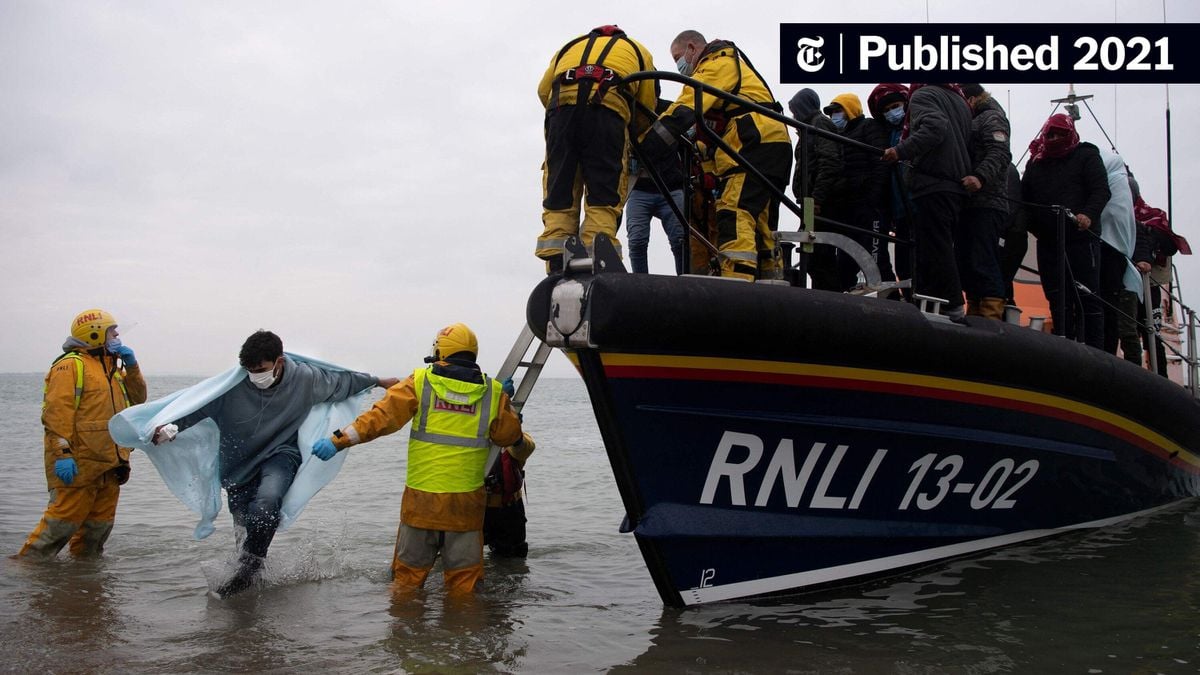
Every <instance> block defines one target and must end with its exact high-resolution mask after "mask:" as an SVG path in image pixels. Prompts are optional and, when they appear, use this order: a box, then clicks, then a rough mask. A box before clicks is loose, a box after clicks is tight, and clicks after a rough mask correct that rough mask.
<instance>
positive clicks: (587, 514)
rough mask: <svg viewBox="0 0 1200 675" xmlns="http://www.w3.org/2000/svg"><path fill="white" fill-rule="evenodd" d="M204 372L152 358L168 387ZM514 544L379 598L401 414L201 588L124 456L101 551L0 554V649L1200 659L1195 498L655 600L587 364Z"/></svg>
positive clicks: (8, 502) (189, 654)
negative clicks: (252, 554)
mask: <svg viewBox="0 0 1200 675" xmlns="http://www.w3.org/2000/svg"><path fill="white" fill-rule="evenodd" d="M197 379H198V378H169V377H166V378H151V379H150V382H149V383H150V388H151V396H152V397H155V396H161V395H163V394H166V393H168V392H170V391H173V390H175V389H177V388H180V387H182V386H185V385H187V384H190V383H192V382H194V381H196V380H197ZM41 386H42V383H41V376H40V375H0V453H2V455H3V456H4V457H5V458H7V459H8V463H7V466H6V471H5V472H4V474H3V478H2V479H0V481H2V483H0V485H2V489H0V551H3V552H5V553H10V552H15V551H16V550H17V549H18V548H19V547H20V545H21V542H22V541H23V540H24V538H25V536H26V535H27V534H28V532H29V531H30V530H31V529H32V528H33V526H34V524H35V523H36V522H37V519H38V518H39V517H40V515H41V513H42V510H43V509H44V507H45V501H46V492H45V480H44V478H43V470H42V460H41V456H42V449H41V447H42V441H41V426H40V424H39V422H38V414H39V409H40V403H41V401H40V397H41ZM525 422H526V428H527V429H528V430H529V431H530V432H531V433H533V434H534V436H535V437H536V438H537V441H538V450H537V452H536V454H534V456H533V458H532V459H531V460H530V464H529V480H528V482H529V493H530V494H529V505H528V506H529V517H530V525H529V530H530V532H529V538H530V545H531V550H530V557H529V559H528V560H527V561H524V562H512V561H496V562H492V561H488V563H487V565H488V571H487V574H488V576H487V578H486V579H485V581H484V584H483V586H482V589H481V592H480V593H479V594H478V597H477V598H474V599H472V600H470V601H467V602H464V603H462V604H453V603H448V602H446V601H444V598H443V593H442V588H441V580H440V578H437V577H433V576H431V579H430V581H431V582H432V583H430V584H429V586H428V587H427V589H426V592H425V593H424V594H423V595H422V596H420V597H418V598H416V599H410V600H408V601H405V602H393V601H392V599H391V596H390V594H389V592H388V574H387V568H388V561H389V558H390V555H391V552H392V545H393V543H394V535H395V529H396V524H397V521H398V518H399V512H400V494H401V490H402V487H403V479H404V463H405V462H404V452H403V448H404V443H405V442H406V439H407V435H406V433H405V432H401V433H398V434H395V435H393V436H391V437H388V438H385V439H382V440H379V441H376V442H374V443H372V444H369V445H365V446H361V447H359V448H355V449H354V450H353V451H352V452H351V455H350V457H349V458H348V461H347V462H346V465H345V468H344V469H343V470H342V472H341V474H339V476H338V477H337V479H336V480H335V481H334V482H333V483H332V484H331V485H330V486H328V487H326V488H325V490H323V491H322V492H321V493H320V494H319V495H317V497H316V499H314V500H313V501H312V502H311V503H310V504H309V507H308V509H307V510H306V511H305V513H304V514H303V515H302V516H301V518H300V521H299V522H298V523H297V524H296V526H295V527H293V528H292V529H291V530H290V531H288V532H285V533H281V534H280V535H279V536H277V537H276V539H275V543H274V545H273V546H272V548H271V554H270V557H269V567H268V570H267V573H266V577H265V585H264V588H262V589H261V590H258V591H253V592H250V593H247V594H246V595H244V596H239V597H236V598H233V599H230V600H225V601H221V600H215V599H211V598H210V597H209V596H208V595H207V591H208V589H209V588H210V587H212V586H213V585H214V584H215V583H219V581H220V580H221V579H223V576H224V575H225V574H226V573H227V565H228V564H229V562H230V560H231V558H232V551H233V536H232V531H231V526H230V523H229V519H228V516H227V515H225V514H222V516H221V518H220V519H219V520H218V530H217V532H216V533H215V534H214V535H213V536H211V537H209V538H208V539H206V540H204V541H194V540H193V539H192V538H191V532H192V527H193V526H194V524H195V518H194V517H193V515H192V514H191V513H190V512H188V511H187V510H186V509H185V508H184V507H183V506H182V505H180V504H179V503H178V502H177V501H175V499H174V498H173V497H171V496H170V494H169V493H168V492H167V491H166V488H165V487H164V486H163V484H162V481H161V480H160V479H159V477H158V474H157V473H156V472H155V470H154V468H153V466H151V464H150V462H149V460H148V459H147V458H146V456H145V455H143V454H141V453H134V474H133V479H132V480H131V481H130V483H129V484H128V485H126V486H125V489H124V491H123V492H122V495H121V506H120V509H119V511H118V513H117V525H116V528H115V530H114V532H113V536H112V538H111V539H110V540H109V545H108V550H107V553H106V555H105V557H104V559H103V560H101V561H93V562H82V561H80V562H77V561H73V560H71V559H69V558H68V557H66V556H63V557H61V558H60V559H59V561H57V562H55V563H52V564H45V565H31V564H28V563H24V562H18V561H13V560H11V559H8V558H7V557H2V558H0V645H3V646H2V647H0V668H2V669H4V670H10V671H39V672H45V671H56V672H63V671H66V672H82V671H101V672H118V671H119V672H130V671H132V672H181V671H262V672H293V671H311V670H317V669H321V670H330V671H335V672H430V671H434V672H449V673H458V672H462V673H470V672H479V671H501V672H558V673H561V672H580V671H583V672H589V671H609V670H616V671H625V670H631V669H639V670H647V671H655V672H659V671H662V672H682V673H709V672H712V673H732V672H738V673H746V672H749V673H753V672H790V673H881V672H882V673H943V672H951V673H995V672H1000V673H1008V672H1014V673H1027V672H1046V673H1050V672H1052V673H1131V672H1138V673H1154V672H1197V671H1198V670H1200V580H1198V579H1197V576H1198V571H1200V504H1197V503H1196V502H1191V503H1188V504H1187V505H1185V506H1183V507H1181V508H1177V509H1174V510H1171V511H1168V512H1165V513H1161V514H1158V515H1156V516H1154V517H1152V518H1149V519H1146V520H1143V521H1139V522H1136V523H1132V524H1127V525H1123V526H1120V527H1117V528H1113V529H1107V530H1103V531H1096V532H1085V533H1076V534H1072V535H1068V536H1066V537H1063V538H1058V539H1054V540H1052V541H1043V542H1039V543H1035V544H1032V545H1026V546H1021V547H1018V548H1012V549H1006V550H1004V551H1000V552H997V553H992V554H988V555H983V556H979V557H975V558H971V559H968V560H962V561H955V562H951V563H947V564H943V565H937V566H933V567H928V568H925V569H922V570H919V571H916V572H909V573H906V574H903V575H899V576H896V577H892V578H890V579H887V580H882V581H875V582H872V583H869V584H864V585H857V586H850V587H846V588H843V589H839V590H834V591H825V592H821V593H818V594H810V595H806V596H800V597H798V598H793V599H790V600H787V601H774V602H770V603H756V604H746V603H734V604H720V605H714V606H707V607H702V608H699V609H693V610H674V609H667V608H664V607H663V606H662V605H661V603H660V602H659V600H658V596H657V594H656V593H655V591H654V587H653V584H652V583H651V581H650V578H649V576H648V575H647V573H646V571H645V568H644V567H643V565H642V562H641V557H640V556H639V554H638V551H637V545H636V544H635V542H634V540H633V538H632V536H630V535H621V534H618V533H617V527H618V525H619V524H620V522H621V518H622V515H623V513H622V510H621V506H620V500H619V498H618V496H617V491H616V486H615V484H614V483H613V480H612V475H611V472H610V471H609V469H608V465H607V462H606V461H605V459H604V452H603V448H602V446H601V442H600V436H599V432H598V431H597V429H596V425H595V420H594V418H593V417H592V416H591V412H590V408H589V406H588V404H587V396H586V393H585V391H584V388H583V385H582V383H581V382H579V381H576V380H549V381H543V382H541V383H539V384H538V387H537V389H536V390H535V391H534V393H533V396H532V397H531V400H530V402H529V404H528V405H527V406H526V409H525Z"/></svg>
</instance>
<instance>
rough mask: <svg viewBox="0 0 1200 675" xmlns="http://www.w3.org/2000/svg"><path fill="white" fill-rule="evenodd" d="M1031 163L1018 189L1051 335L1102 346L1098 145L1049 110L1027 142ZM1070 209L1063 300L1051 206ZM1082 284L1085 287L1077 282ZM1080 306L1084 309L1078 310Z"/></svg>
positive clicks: (1103, 181) (1103, 191)
mask: <svg viewBox="0 0 1200 675" xmlns="http://www.w3.org/2000/svg"><path fill="white" fill-rule="evenodd" d="M1029 151H1030V157H1029V165H1028V166H1026V167H1025V175H1024V176H1023V177H1022V178H1021V195H1022V197H1023V199H1024V200H1025V201H1026V202H1033V203H1035V204H1036V205H1035V206H1026V207H1025V208H1026V209H1027V214H1028V216H1029V230H1030V232H1033V235H1034V236H1035V237H1037V240H1038V250H1037V260H1038V272H1039V274H1040V275H1041V277H1042V290H1043V292H1044V293H1045V294H1046V300H1047V301H1048V302H1049V303H1050V315H1051V316H1052V317H1053V320H1054V333H1055V335H1065V336H1067V337H1068V338H1071V339H1073V340H1081V341H1082V342H1086V343H1087V344H1088V345H1089V346H1092V347H1095V348H1096V349H1104V305H1103V303H1102V302H1101V301H1100V297H1099V295H1098V293H1099V292H1100V236H1099V234H1100V232H1099V230H1100V214H1101V213H1102V212H1103V211H1104V205H1105V204H1107V203H1108V199H1109V197H1110V196H1111V193H1110V192H1109V189H1108V172H1107V171H1105V169H1104V162H1103V161H1102V160H1101V159H1100V150H1099V149H1098V148H1097V147H1096V146H1094V145H1092V144H1091V143H1081V142H1079V134H1078V133H1077V132H1076V131H1075V122H1074V121H1073V120H1072V119H1071V118H1070V117H1068V116H1067V115H1063V114H1061V113H1060V114H1056V115H1051V116H1050V119H1048V120H1047V121H1046V123H1045V124H1044V125H1043V126H1042V130H1041V133H1039V134H1038V136H1037V138H1035V139H1034V140H1033V142H1032V143H1030V145H1029ZM1051 204H1052V205H1060V206H1063V207H1066V208H1068V209H1070V210H1071V212H1072V213H1074V215H1075V219H1074V221H1071V220H1067V222H1066V228H1065V229H1066V232H1065V237H1064V245H1065V248H1066V261H1065V262H1066V265H1067V269H1066V275H1065V278H1066V281H1067V293H1066V306H1065V307H1064V306H1062V305H1061V304H1060V301H1059V288H1058V281H1059V274H1060V273H1059V270H1060V268H1061V265H1062V264H1063V262H1064V261H1062V260H1059V257H1058V244H1059V232H1058V224H1057V218H1056V215H1055V213H1054V211H1053V210H1052V209H1049V208H1046V207H1045V206H1044V205H1051ZM1080 285H1082V286H1083V287H1082V288H1080ZM1080 310H1082V311H1080Z"/></svg>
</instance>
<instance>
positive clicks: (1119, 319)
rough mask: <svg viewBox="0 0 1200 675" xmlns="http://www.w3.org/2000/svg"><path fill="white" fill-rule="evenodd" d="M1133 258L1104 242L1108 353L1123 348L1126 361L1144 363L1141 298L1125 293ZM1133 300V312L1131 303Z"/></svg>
mask: <svg viewBox="0 0 1200 675" xmlns="http://www.w3.org/2000/svg"><path fill="white" fill-rule="evenodd" d="M1129 266H1130V262H1129V258H1126V257H1125V254H1124V253H1121V252H1120V251H1118V250H1117V249H1115V248H1113V247H1112V246H1109V245H1108V244H1106V243H1104V242H1100V297H1101V298H1103V299H1104V351H1106V352H1108V353H1109V354H1116V353H1117V346H1118V345H1120V346H1121V348H1122V350H1123V351H1124V352H1125V358H1126V359H1127V360H1129V361H1132V362H1134V363H1136V364H1138V365H1141V363H1142V347H1141V338H1140V337H1139V336H1138V334H1137V326H1136V323H1135V321H1136V316H1137V296H1136V295H1135V294H1133V293H1132V292H1130V291H1126V290H1125V270H1126V269H1128V268H1129ZM1131 298H1132V309H1131V308H1130V307H1131V305H1130V299H1131Z"/></svg>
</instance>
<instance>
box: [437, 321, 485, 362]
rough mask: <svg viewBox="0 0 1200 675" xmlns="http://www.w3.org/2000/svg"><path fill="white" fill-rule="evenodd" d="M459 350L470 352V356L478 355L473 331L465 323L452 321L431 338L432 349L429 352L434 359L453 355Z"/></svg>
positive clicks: (477, 345) (477, 343) (476, 341)
mask: <svg viewBox="0 0 1200 675" xmlns="http://www.w3.org/2000/svg"><path fill="white" fill-rule="evenodd" d="M459 352H471V356H472V357H475V356H478V355H479V341H478V340H476V339H475V333H473V332H472V331H471V329H470V328H467V324H465V323H452V324H450V325H449V326H446V327H445V328H443V329H441V330H440V331H438V334H437V336H436V337H434V338H433V351H432V352H431V353H430V356H432V357H433V358H434V359H435V360H438V361H440V360H442V359H445V358H447V357H449V356H454V355H455V354H457V353H459Z"/></svg>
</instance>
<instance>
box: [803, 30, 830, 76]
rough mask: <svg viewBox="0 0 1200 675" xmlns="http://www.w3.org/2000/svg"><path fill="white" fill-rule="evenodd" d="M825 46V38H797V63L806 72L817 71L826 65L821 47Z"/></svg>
mask: <svg viewBox="0 0 1200 675" xmlns="http://www.w3.org/2000/svg"><path fill="white" fill-rule="evenodd" d="M824 46H825V38H823V37H816V38H809V37H803V38H800V39H799V40H796V65H797V66H800V70H803V71H804V72H806V73H815V72H817V71H819V70H821V68H822V67H824V66H825V55H824V54H822V53H821V48H822V47H824Z"/></svg>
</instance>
